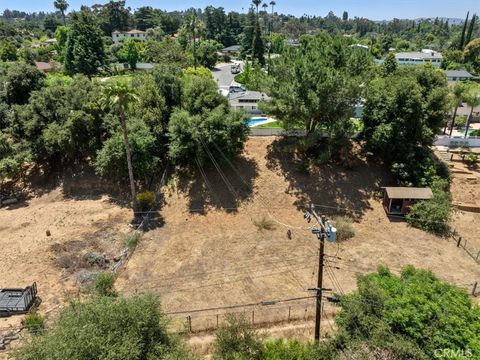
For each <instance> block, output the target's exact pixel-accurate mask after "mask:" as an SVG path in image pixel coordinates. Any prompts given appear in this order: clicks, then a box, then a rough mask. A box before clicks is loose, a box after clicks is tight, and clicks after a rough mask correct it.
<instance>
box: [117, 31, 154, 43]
mask: <svg viewBox="0 0 480 360" xmlns="http://www.w3.org/2000/svg"><path fill="white" fill-rule="evenodd" d="M146 35H147V33H146V32H145V31H141V30H135V29H134V30H130V31H114V32H113V33H112V40H113V42H114V43H115V44H117V43H119V42H121V41H123V40H124V39H137V40H140V41H145V38H146Z"/></svg>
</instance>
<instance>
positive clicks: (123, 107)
mask: <svg viewBox="0 0 480 360" xmlns="http://www.w3.org/2000/svg"><path fill="white" fill-rule="evenodd" d="M102 100H103V102H104V104H105V105H107V106H108V107H109V108H110V109H112V110H113V112H114V113H115V114H116V115H117V116H118V119H119V120H120V126H121V127H122V132H123V144H124V146H125V155H126V156H127V167H128V177H129V180H130V190H131V192H132V204H133V210H134V211H135V210H136V209H137V193H136V190H135V178H134V177H133V166H132V155H131V152H130V145H129V143H128V129H127V117H126V112H127V111H128V107H129V105H130V104H132V103H134V102H136V101H137V100H138V97H137V95H136V94H135V92H134V90H133V89H132V88H131V87H130V86H129V85H128V84H126V83H125V82H121V81H117V82H115V83H111V84H108V85H107V86H105V88H104V89H103V99H102Z"/></svg>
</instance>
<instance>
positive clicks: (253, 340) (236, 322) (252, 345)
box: [213, 314, 263, 360]
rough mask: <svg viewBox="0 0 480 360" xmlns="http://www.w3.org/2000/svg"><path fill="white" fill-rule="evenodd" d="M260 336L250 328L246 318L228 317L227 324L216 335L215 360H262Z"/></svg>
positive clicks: (230, 315) (231, 315)
mask: <svg viewBox="0 0 480 360" xmlns="http://www.w3.org/2000/svg"><path fill="white" fill-rule="evenodd" d="M262 349H263V344H262V339H261V336H260V334H259V333H258V332H257V331H256V330H255V329H251V328H250V327H249V324H248V322H247V320H246V318H245V317H244V316H236V315H233V314H229V315H227V323H226V325H224V326H222V327H221V328H220V329H219V330H218V331H217V334H216V339H215V342H214V354H213V359H215V360H260V359H262Z"/></svg>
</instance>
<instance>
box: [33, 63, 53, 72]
mask: <svg viewBox="0 0 480 360" xmlns="http://www.w3.org/2000/svg"><path fill="white" fill-rule="evenodd" d="M35 66H36V67H37V69H38V70H40V71H41V72H43V73H45V74H46V73H49V72H51V71H53V68H54V67H53V65H52V64H51V63H48V62H43V61H35Z"/></svg>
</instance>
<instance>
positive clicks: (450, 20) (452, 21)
mask: <svg viewBox="0 0 480 360" xmlns="http://www.w3.org/2000/svg"><path fill="white" fill-rule="evenodd" d="M435 19H437V17H430V18H427V17H422V18H416V19H400V20H413V21H415V23H417V24H418V23H419V22H421V21H435ZM438 20H443V22H445V21H447V20H448V23H449V24H450V25H462V24H463V23H464V21H465V19H460V18H448V17H438ZM392 21H393V19H391V20H378V21H375V22H376V23H377V24H388V23H389V22H392Z"/></svg>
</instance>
